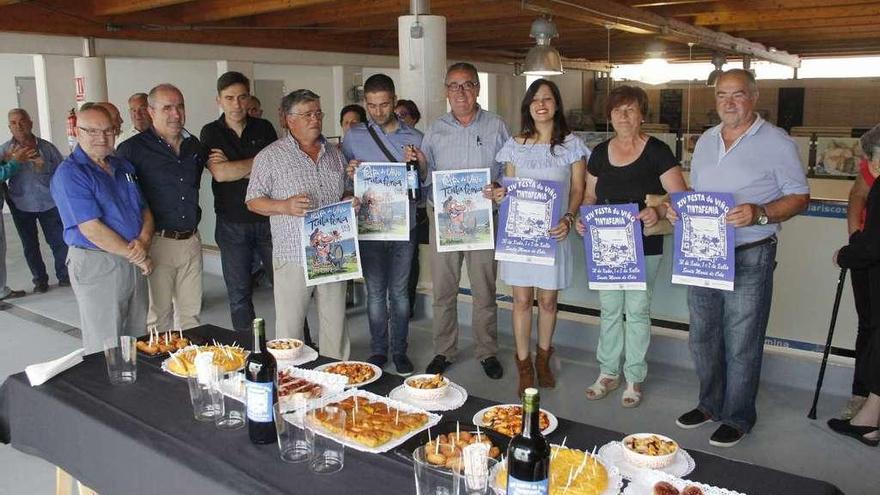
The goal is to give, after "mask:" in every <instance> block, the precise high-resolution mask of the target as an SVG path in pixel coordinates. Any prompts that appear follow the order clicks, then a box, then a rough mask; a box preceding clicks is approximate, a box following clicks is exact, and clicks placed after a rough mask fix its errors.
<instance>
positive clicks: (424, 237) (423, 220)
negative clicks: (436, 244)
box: [407, 208, 431, 315]
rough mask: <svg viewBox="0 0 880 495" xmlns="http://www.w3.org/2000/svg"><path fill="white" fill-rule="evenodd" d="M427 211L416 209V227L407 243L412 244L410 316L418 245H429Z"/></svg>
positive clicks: (417, 266) (413, 296)
mask: <svg viewBox="0 0 880 495" xmlns="http://www.w3.org/2000/svg"><path fill="white" fill-rule="evenodd" d="M429 228H430V224H429V223H428V210H427V209H426V208H418V209H416V227H415V228H414V229H412V230H410V231H409V242H411V243H412V244H413V256H412V264H411V265H410V269H409V287H408V288H407V289H408V291H407V292H408V294H409V313H410V315H412V314H413V313H414V312H415V308H416V289H417V288H418V286H419V271H420V270H419V268H420V267H419V244H430V242H431V241H430V238H429V236H428V229H429Z"/></svg>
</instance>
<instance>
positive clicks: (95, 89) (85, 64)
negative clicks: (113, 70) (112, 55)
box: [73, 57, 109, 107]
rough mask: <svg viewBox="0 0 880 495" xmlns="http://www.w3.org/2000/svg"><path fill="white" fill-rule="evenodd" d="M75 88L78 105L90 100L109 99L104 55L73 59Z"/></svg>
mask: <svg viewBox="0 0 880 495" xmlns="http://www.w3.org/2000/svg"><path fill="white" fill-rule="evenodd" d="M73 89H74V98H75V99H76V105H77V107H81V106H82V105H83V104H84V103H86V102H89V101H95V102H97V101H109V100H108V98H107V67H106V65H105V64H104V57H77V58H75V59H73Z"/></svg>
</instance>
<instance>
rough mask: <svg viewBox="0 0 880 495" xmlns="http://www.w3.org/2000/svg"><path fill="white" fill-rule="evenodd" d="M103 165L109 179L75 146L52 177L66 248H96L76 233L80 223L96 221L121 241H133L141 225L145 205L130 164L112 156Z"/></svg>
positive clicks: (96, 247) (84, 237)
mask: <svg viewBox="0 0 880 495" xmlns="http://www.w3.org/2000/svg"><path fill="white" fill-rule="evenodd" d="M107 162H108V164H109V165H110V171H111V172H112V176H111V175H110V174H108V173H107V172H105V171H104V170H102V169H101V167H99V166H98V165H97V164H96V163H95V162H94V161H92V159H91V158H89V156H88V155H86V153H85V152H84V151H83V150H82V148H80V147H79V146H77V147H76V148H75V149H74V150H73V153H71V154H70V156H69V157H67V159H66V160H64V161H63V162H62V163H61V165H59V166H58V170H57V171H56V172H55V176H54V177H53V178H52V197H53V198H54V199H55V203H56V204H57V205H58V213H59V214H60V215H61V222H62V223H63V224H64V242H65V243H66V244H67V245H68V246H73V247H80V248H85V249H100V248H99V247H98V246H96V245H95V244H93V243H92V242H91V241H90V240H88V239H87V238H86V236H84V235H83V234H82V232H80V230H79V225H80V224H81V223H85V222H88V221H90V220H100V221H101V222H102V223H103V224H104V225H106V226H107V227H109V228H110V230H112V231H113V232H116V233H117V234H119V237H122V238H123V239H124V240H125V241H132V240H134V239H136V238H137V237H138V235H139V234H140V232H141V229H142V228H143V226H144V218H143V210H144V209H145V208H146V207H147V205H146V202H145V201H144V197H143V195H141V190H140V187H139V186H138V184H137V174H136V173H135V169H134V165H132V164H131V163H129V162H128V160H125V159H124V158H119V157H116V156H108V157H107Z"/></svg>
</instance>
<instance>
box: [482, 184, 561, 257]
mask: <svg viewBox="0 0 880 495" xmlns="http://www.w3.org/2000/svg"><path fill="white" fill-rule="evenodd" d="M501 185H502V186H504V187H505V188H506V189H507V197H506V198H505V200H504V202H503V203H501V207H500V208H499V209H498V235H497V238H496V240H495V259H496V260H498V261H517V262H520V263H534V264H537V265H549V266H553V265H555V264H556V240H555V239H553V238H552V237H550V234H549V233H548V232H549V231H550V229H552V228H553V226H555V225H556V224H558V223H559V217H560V216H561V215H560V213H561V209H562V205H561V204H560V202H561V201H562V187H561V185H560V184H559V183H558V182H554V181H550V180H537V179H529V178H516V177H505V178H504V179H503V180H502V182H501Z"/></svg>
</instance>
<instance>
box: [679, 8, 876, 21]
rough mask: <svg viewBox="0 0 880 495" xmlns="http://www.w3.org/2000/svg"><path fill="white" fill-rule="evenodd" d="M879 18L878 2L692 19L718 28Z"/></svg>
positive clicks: (710, 15)
mask: <svg viewBox="0 0 880 495" xmlns="http://www.w3.org/2000/svg"><path fill="white" fill-rule="evenodd" d="M858 16H862V17H876V16H880V2H872V3H867V4H863V5H842V6H827V7H810V8H793V9H761V10H747V11H735V12H734V11H731V12H715V13H712V14H700V15H697V16H696V17H695V18H694V25H696V26H718V25H722V24H723V25H731V24H743V23H754V22H761V21H763V22H770V21H787V20H796V19H817V18H824V19H832V18H840V17H858Z"/></svg>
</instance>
